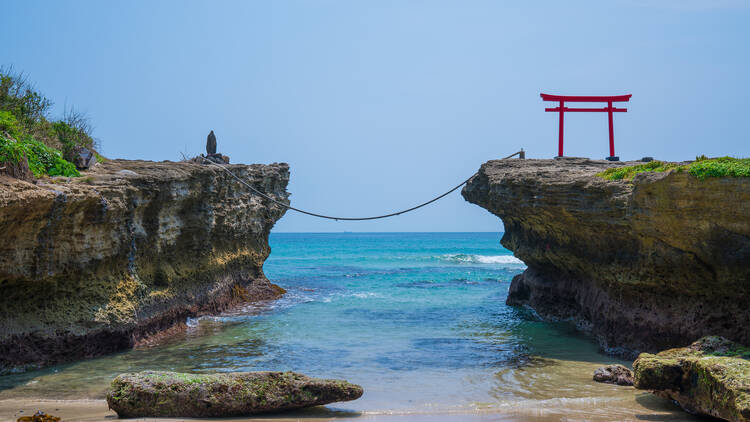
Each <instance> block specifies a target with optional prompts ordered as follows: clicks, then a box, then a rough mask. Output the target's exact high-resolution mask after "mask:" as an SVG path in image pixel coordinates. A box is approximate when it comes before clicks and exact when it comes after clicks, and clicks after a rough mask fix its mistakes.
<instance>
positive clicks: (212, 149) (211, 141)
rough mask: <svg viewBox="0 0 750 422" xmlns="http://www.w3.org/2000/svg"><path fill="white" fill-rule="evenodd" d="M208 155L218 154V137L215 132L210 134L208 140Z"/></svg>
mask: <svg viewBox="0 0 750 422" xmlns="http://www.w3.org/2000/svg"><path fill="white" fill-rule="evenodd" d="M206 153H207V154H208V155H213V154H216V135H214V131H213V130H212V131H211V133H209V134H208V138H206Z"/></svg>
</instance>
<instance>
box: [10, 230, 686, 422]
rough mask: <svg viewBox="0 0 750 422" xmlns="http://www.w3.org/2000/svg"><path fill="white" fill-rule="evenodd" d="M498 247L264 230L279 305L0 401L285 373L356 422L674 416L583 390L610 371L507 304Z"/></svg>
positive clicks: (661, 404)
mask: <svg viewBox="0 0 750 422" xmlns="http://www.w3.org/2000/svg"><path fill="white" fill-rule="evenodd" d="M500 237H501V234H499V233H340V234H324V233H320V234H282V233H274V234H272V235H271V240H270V243H271V247H272V253H271V256H270V257H269V259H268V260H267V261H266V264H265V266H264V270H265V273H266V275H267V277H268V278H269V279H271V280H272V281H273V282H274V283H276V284H278V285H280V286H282V287H284V288H285V289H287V290H288V293H287V294H286V295H285V296H284V297H283V298H282V299H280V300H277V301H272V302H264V303H256V304H252V305H247V306H245V307H242V308H239V309H234V310H232V311H231V312H227V313H225V314H223V315H220V316H213V317H202V318H198V319H191V320H188V330H187V331H186V332H185V333H181V334H179V335H177V336H175V337H174V338H172V339H170V340H169V341H166V342H164V343H162V344H159V345H156V346H153V347H146V348H140V349H136V350H131V351H128V352H124V353H119V354H116V355H112V356H105V357H101V358H97V359H92V360H87V361H83V362H76V363H72V364H67V365H59V366H56V367H53V368H47V369H44V370H40V371H34V372H29V373H25V374H19V375H12V376H6V377H0V399H3V398H15V397H37V396H38V397H54V398H82V397H91V398H97V397H102V396H103V392H104V391H105V390H106V386H107V383H108V382H109V381H110V380H111V379H112V377H113V376H115V375H116V374H118V373H121V372H126V371H136V370H145V369H158V370H175V371H189V372H209V371H255V370H293V371H299V372H303V373H306V374H308V375H312V376H320V377H330V378H345V379H347V380H349V381H352V382H355V383H358V384H361V385H362V386H363V387H364V389H365V395H364V396H363V397H362V398H361V399H359V400H357V401H354V402H350V403H342V404H337V405H334V406H332V409H346V410H350V411H355V412H363V413H365V414H367V413H372V414H379V413H386V414H420V413H427V414H429V413H445V414H450V413H456V412H458V413H462V412H508V413H513V414H529V415H531V414H533V415H536V416H539V415H540V414H541V415H544V414H551V415H555V414H566V415H579V416H581V417H583V418H593V419H596V418H597V417H598V416H597V415H599V416H601V417H603V418H604V419H605V420H606V419H607V418H608V417H612V416H613V415H621V416H623V417H625V416H627V417H630V416H633V415H636V414H638V413H639V412H641V413H643V412H646V413H647V414H650V413H654V412H657V413H659V414H663V415H671V416H672V417H677V415H678V413H674V412H675V409H674V408H673V406H672V405H671V404H669V403H666V402H665V401H660V399H656V398H653V397H651V396H650V395H648V394H647V393H641V392H636V391H635V390H633V389H632V388H626V387H625V388H624V387H615V386H610V385H603V384H597V383H594V382H592V381H591V374H592V371H593V369H595V368H596V367H598V366H601V364H603V363H610V362H618V361H617V360H615V359H613V358H611V357H607V356H605V355H603V354H600V353H599V352H598V347H597V345H596V344H595V343H594V342H593V341H592V340H591V339H589V338H587V337H585V336H583V335H581V334H580V333H578V332H577V331H575V330H574V329H573V327H572V326H571V325H569V324H567V323H548V322H542V321H540V320H539V318H537V317H536V316H535V314H534V313H533V311H530V310H527V309H518V308H512V307H509V306H507V305H505V299H506V295H507V292H508V287H509V285H510V281H511V278H512V277H513V276H514V275H516V274H518V273H520V272H522V271H523V270H524V268H525V266H524V264H523V262H521V261H519V260H518V259H516V258H515V257H513V256H512V254H511V252H510V251H508V250H506V249H504V248H503V247H502V246H501V245H500V243H499V240H500ZM623 363H625V364H627V362H623ZM540 412H541V413H540ZM679 415H682V414H679ZM665 417H667V416H665ZM665 420H666V419H665ZM669 420H672V419H669ZM674 420H677V419H674ZM680 420H681V419H680Z"/></svg>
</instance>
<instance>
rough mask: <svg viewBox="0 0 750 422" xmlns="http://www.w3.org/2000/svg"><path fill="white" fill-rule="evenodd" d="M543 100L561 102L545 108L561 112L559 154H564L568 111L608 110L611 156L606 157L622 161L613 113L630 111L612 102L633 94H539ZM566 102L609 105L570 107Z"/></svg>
mask: <svg viewBox="0 0 750 422" xmlns="http://www.w3.org/2000/svg"><path fill="white" fill-rule="evenodd" d="M539 95H540V96H541V97H542V100H543V101H557V102H559V103H560V105H559V106H558V107H554V108H545V109H544V111H554V112H558V113H560V129H559V131H560V133H559V144H558V148H557V156H558V157H562V156H563V116H564V114H565V112H566V111H575V112H582V111H591V112H606V113H607V114H608V115H609V157H607V158H606V159H607V160H609V161H620V158H619V157H617V156H615V129H614V124H613V122H612V113H620V112H622V113H624V112H626V111H628V109H627V108H616V107H612V103H615V102H627V101H630V97H632V94H627V95H613V96H580V95H550V94H539ZM566 102H575V103H600V102H603V103H607V107H603V108H568V107H565V103H566Z"/></svg>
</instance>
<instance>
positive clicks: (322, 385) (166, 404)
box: [107, 371, 362, 418]
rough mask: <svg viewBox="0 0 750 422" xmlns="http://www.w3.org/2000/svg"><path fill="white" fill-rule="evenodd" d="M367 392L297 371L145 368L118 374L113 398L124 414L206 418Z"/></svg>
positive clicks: (320, 402)
mask: <svg viewBox="0 0 750 422" xmlns="http://www.w3.org/2000/svg"><path fill="white" fill-rule="evenodd" d="M361 396H362V387H360V386H359V385H355V384H350V383H348V382H346V381H343V380H330V379H319V378H310V377H308V376H305V375H302V374H297V373H294V372H234V373H222V374H181V373H176V372H157V371H145V372H138V373H131V374H122V375H119V376H118V377H117V378H115V379H114V380H113V381H112V390H111V391H110V392H109V393H107V403H108V404H109V408H110V409H112V410H114V411H115V412H117V415H118V416H119V417H121V418H138V417H203V418H205V417H225V416H242V415H251V414H255V413H264V412H278V411H283V410H292V409H299V408H302V407H309V406H318V405H323V404H327V403H333V402H338V401H349V400H356V399H358V398H359V397H361Z"/></svg>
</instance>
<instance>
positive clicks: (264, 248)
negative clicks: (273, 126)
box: [0, 160, 289, 372]
mask: <svg viewBox="0 0 750 422" xmlns="http://www.w3.org/2000/svg"><path fill="white" fill-rule="evenodd" d="M227 169H228V170H229V171H230V172H232V173H234V174H235V175H236V176H238V177H240V178H243V179H245V180H246V181H248V183H251V184H252V185H253V186H254V187H255V188H256V189H258V190H260V191H262V192H264V193H265V194H267V195H269V196H271V197H273V198H274V199H276V200H278V201H281V202H282V203H288V193H287V192H286V186H287V183H288V180H289V167H288V165H287V164H283V163H282V164H271V165H259V164H254V165H230V166H227ZM284 212H285V208H284V207H282V206H279V205H276V204H273V203H272V202H271V201H268V200H265V199H263V198H260V197H259V196H257V195H254V194H252V193H250V192H248V190H247V189H246V187H244V186H242V185H240V184H238V183H237V182H236V181H235V180H233V178H232V176H231V175H229V174H228V173H227V172H224V171H222V170H221V169H218V168H216V167H214V166H203V165H200V164H194V163H174V162H160V163H155V162H147V161H125V160H113V161H109V162H107V163H103V164H98V165H96V166H95V167H94V168H92V170H91V171H89V172H86V173H85V174H84V175H83V177H80V178H72V179H67V178H53V179H40V180H38V181H36V182H35V183H29V182H25V181H22V180H18V179H14V178H10V177H6V176H0V232H1V233H2V234H3V236H2V242H0V372H3V371H6V372H7V371H9V370H20V369H23V368H26V367H37V366H41V365H48V364H52V363H57V362H62V361H69V360H74V359H79V358H85V357H92V356H96V355H100V354H104V353H109V352H114V351H117V350H122V349H126V348H129V347H132V346H133V345H135V344H137V343H138V342H139V341H142V340H143V339H146V338H149V337H150V336H152V335H153V334H157V333H160V332H162V331H163V330H165V329H168V328H170V327H173V326H175V324H180V323H183V322H184V321H185V319H186V318H187V317H189V316H195V315H199V314H202V313H215V312H220V311H221V310H223V309H225V308H227V307H228V306H231V305H233V304H236V303H239V302H243V301H248V300H258V299H270V298H274V297H277V296H278V295H279V294H280V293H281V292H282V290H281V289H280V288H278V287H277V286H274V285H272V284H271V283H270V282H269V281H268V280H267V279H266V278H265V276H264V274H263V269H262V266H263V262H264V260H265V259H266V257H267V256H268V254H269V253H270V248H269V245H268V236H269V233H270V230H271V227H272V226H273V225H274V223H275V222H276V221H277V220H278V219H279V218H281V216H282V215H283V214H284Z"/></svg>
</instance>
